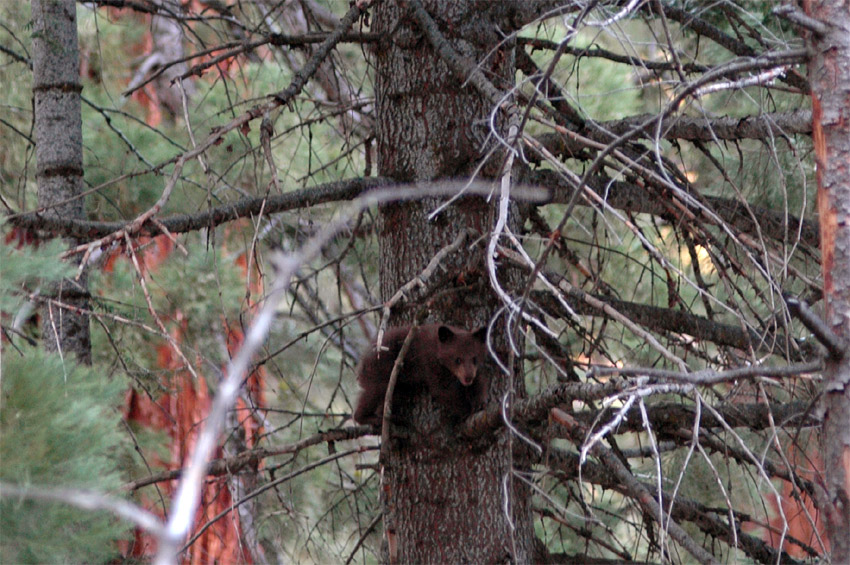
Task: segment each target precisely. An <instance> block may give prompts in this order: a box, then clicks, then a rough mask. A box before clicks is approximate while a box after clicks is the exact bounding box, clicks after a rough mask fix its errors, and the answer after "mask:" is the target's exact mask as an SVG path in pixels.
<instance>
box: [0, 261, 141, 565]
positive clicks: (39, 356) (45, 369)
mask: <svg viewBox="0 0 850 565" xmlns="http://www.w3.org/2000/svg"><path fill="white" fill-rule="evenodd" d="M0 248H2V249H0V256H2V259H3V267H2V277H0V280H2V283H0V305H2V308H3V311H4V312H5V313H6V315H7V316H9V314H14V313H15V312H16V311H19V308H20V307H22V305H23V303H24V302H25V297H26V296H27V294H30V293H32V292H33V291H34V290H35V289H36V288H38V285H39V284H43V282H44V281H45V279H46V278H58V277H60V276H62V275H63V274H67V273H66V271H67V270H68V268H67V266H66V265H63V264H62V263H60V262H59V261H57V260H56V256H57V249H56V246H55V245H48V246H43V247H42V248H41V249H35V248H32V247H27V248H24V249H23V250H16V249H12V248H10V247H8V246H5V245H0ZM45 275H46V276H45ZM14 342H15V343H14V345H10V343H9V342H7V343H4V344H3V352H2V366H0V375H2V379H0V481H2V482H3V483H5V484H11V485H14V486H16V487H19V488H26V487H28V486H37V487H47V488H55V487H62V488H74V489H97V490H98V492H100V493H110V494H111V495H113V496H115V495H118V494H120V493H118V492H117V491H116V488H117V487H118V486H119V485H120V484H121V483H122V476H121V475H120V473H119V471H118V468H119V467H118V465H119V463H120V460H119V459H120V457H121V455H122V454H126V453H127V449H126V446H125V445H123V444H122V442H123V439H122V435H121V430H120V428H119V424H120V418H121V415H120V412H119V411H118V406H119V405H120V402H121V393H122V391H123V390H124V388H125V383H122V382H121V381H120V380H115V379H113V380H109V379H107V378H106V377H104V375H103V373H102V372H101V371H98V369H97V368H96V367H95V368H89V367H83V366H79V365H77V364H76V363H74V362H73V361H72V360H71V359H68V358H66V359H64V360H63V359H62V358H61V357H60V356H59V355H57V354H47V353H45V352H44V351H43V350H41V349H40V348H34V347H29V346H26V345H25V344H24V341H23V340H20V339H15V340H14ZM127 532H128V525H127V524H126V523H122V522H120V521H118V520H117V519H115V518H113V517H112V516H111V515H109V514H106V513H104V512H89V511H85V510H81V509H78V508H75V507H73V506H70V505H67V504H62V503H54V502H41V501H33V500H29V499H27V498H21V497H18V496H7V495H6V494H4V495H3V496H2V497H0V563H92V562H104V561H109V560H111V559H114V558H115V557H117V556H118V546H117V544H116V540H118V539H120V538H122V537H123V536H125V535H126V534H127Z"/></svg>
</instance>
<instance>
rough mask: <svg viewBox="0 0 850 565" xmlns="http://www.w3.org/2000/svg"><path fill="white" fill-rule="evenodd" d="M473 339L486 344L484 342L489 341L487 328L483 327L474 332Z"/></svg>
mask: <svg viewBox="0 0 850 565" xmlns="http://www.w3.org/2000/svg"><path fill="white" fill-rule="evenodd" d="M472 337H474V338H475V339H477V340H478V341H480V342H481V343H484V341H485V340H486V339H487V326H481V327H480V328H478V329H477V330H475V331H473V332H472Z"/></svg>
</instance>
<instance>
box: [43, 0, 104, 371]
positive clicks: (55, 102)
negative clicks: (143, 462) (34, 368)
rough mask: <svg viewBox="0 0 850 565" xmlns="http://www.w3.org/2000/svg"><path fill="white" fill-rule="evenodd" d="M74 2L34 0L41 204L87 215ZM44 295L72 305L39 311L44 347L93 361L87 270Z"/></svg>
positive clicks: (50, 211) (51, 210)
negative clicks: (83, 312) (80, 309)
mask: <svg viewBox="0 0 850 565" xmlns="http://www.w3.org/2000/svg"><path fill="white" fill-rule="evenodd" d="M76 10H77V7H76V3H75V2H74V0H33V2H32V22H33V34H32V37H33V42H32V43H33V47H32V51H33V97H34V99H35V134H36V161H37V178H38V204H39V209H40V210H42V211H43V212H42V213H43V214H44V215H45V216H56V217H62V218H78V219H82V218H83V216H84V203H83V198H82V197H81V192H82V184H83V182H82V181H83V133H82V116H81V113H80V92H81V91H82V86H81V85H80V64H79V57H80V51H79V48H78V45H77V12H76ZM42 295H44V296H46V297H47V298H52V299H55V300H56V301H57V302H59V303H61V304H64V305H67V306H70V308H60V307H58V306H57V305H56V304H55V303H52V302H51V303H47V304H46V305H45V306H44V307H43V308H42V310H41V317H42V335H43V338H44V345H45V347H46V348H47V349H48V350H50V351H57V350H58V351H60V352H61V353H62V354H63V355H68V354H72V355H75V356H76V357H77V359H78V360H79V361H81V362H83V363H91V337H90V334H89V319H88V316H87V315H86V314H81V313H78V310H76V309H79V308H82V309H88V285H87V283H86V278H85V274H83V276H81V277H80V278H79V280H76V281H75V280H71V279H66V280H63V281H62V282H61V283H59V284H57V285H51V287H50V288H46V289H45V288H42Z"/></svg>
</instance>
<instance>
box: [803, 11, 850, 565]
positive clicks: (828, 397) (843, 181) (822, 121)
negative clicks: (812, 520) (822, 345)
mask: <svg viewBox="0 0 850 565" xmlns="http://www.w3.org/2000/svg"><path fill="white" fill-rule="evenodd" d="M806 8H807V11H808V13H809V15H810V16H812V17H814V18H815V19H816V20H819V21H820V22H822V24H823V25H824V32H823V33H813V34H812V36H811V47H812V56H811V60H810V62H809V81H810V83H811V87H812V110H813V111H812V121H813V124H812V131H813V136H812V137H813V139H814V146H815V156H816V160H817V179H818V213H819V215H820V229H821V254H822V266H823V290H824V301H825V303H826V314H825V316H826V321H827V323H828V324H829V326H830V327H831V328H832V330H833V331H834V332H835V333H836V334H838V335H839V336H842V337H843V338H844V339H845V340H850V223H849V222H848V220H849V219H850V2H848V1H847V0H843V1H840V0H823V1H811V2H806ZM835 357H837V356H833V357H832V358H830V359H828V360H827V363H826V369H825V371H824V396H823V403H824V408H825V411H824V423H823V442H824V450H823V460H824V466H825V471H826V491H827V493H826V494H827V500H826V504H827V507H826V508H825V511H826V518H827V526H828V529H829V538H830V543H831V546H832V562H833V563H850V352H845V354H844V356H843V357H841V358H835Z"/></svg>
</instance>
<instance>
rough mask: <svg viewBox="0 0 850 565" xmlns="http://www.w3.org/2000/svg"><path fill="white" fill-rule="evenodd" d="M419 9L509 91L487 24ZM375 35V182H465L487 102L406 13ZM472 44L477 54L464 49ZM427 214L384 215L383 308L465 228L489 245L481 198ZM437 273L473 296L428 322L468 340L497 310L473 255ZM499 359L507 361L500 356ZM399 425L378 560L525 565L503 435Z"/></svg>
mask: <svg viewBox="0 0 850 565" xmlns="http://www.w3.org/2000/svg"><path fill="white" fill-rule="evenodd" d="M423 4H424V5H425V8H426V10H427V11H428V12H429V13H430V14H431V16H432V17H433V18H434V20H435V21H436V22H437V25H438V26H439V27H440V29H441V31H442V33H443V34H444V35H445V36H446V37H447V39H448V40H449V43H450V44H451V45H452V47H453V48H454V49H455V50H456V51H461V52H463V53H464V54H465V55H466V56H467V57H469V58H473V59H475V60H476V61H482V60H486V63H485V64H484V70H485V73H487V74H488V76H490V77H493V76H494V75H497V76H498V77H501V79H502V80H503V81H506V82H507V83H508V84H512V83H513V77H514V66H513V52H512V49H511V47H510V44H507V45H506V44H504V43H500V39H501V38H500V37H499V36H497V35H496V33H495V28H496V26H495V24H494V23H492V22H487V21H482V20H483V19H484V18H485V17H486V16H484V15H483V14H482V12H481V11H480V10H476V8H475V3H474V2H472V1H466V2H465V1H458V2H444V1H442V0H433V1H428V2H424V3H423ZM374 31H376V32H377V33H378V34H380V35H383V36H384V37H386V38H391V41H385V42H384V43H382V44H380V45H379V46H378V47H377V49H376V61H375V63H376V76H377V78H376V81H377V84H376V93H377V119H378V152H379V156H378V163H379V173H380V174H381V175H382V176H387V177H392V178H395V179H397V180H398V181H400V182H411V181H425V180H439V179H446V178H464V177H466V178H468V177H469V176H470V174H471V173H472V172H473V170H474V169H475V167H476V165H478V164H479V162H480V160H481V158H482V156H483V154H484V151H483V148H484V141H485V139H486V138H487V133H488V124H489V114H490V112H491V109H492V105H491V103H490V102H488V101H487V100H485V99H484V98H483V97H482V96H481V95H480V94H479V93H478V92H476V91H475V89H474V88H472V87H471V86H470V85H468V84H467V85H464V84H463V81H461V80H458V79H457V78H455V77H454V76H453V73H452V71H451V70H450V69H449V68H448V67H447V65H446V64H445V63H444V62H443V61H442V60H441V59H440V57H439V55H438V54H437V53H436V52H435V51H434V50H433V48H432V47H431V45H430V43H429V42H428V40H427V38H426V37H425V36H424V35H423V33H422V32H421V30H420V29H419V27H418V26H417V24H416V22H415V20H414V18H413V16H412V12H411V10H410V8H409V7H408V5H407V3H404V2H396V1H392V0H387V1H384V2H381V3H378V4H377V6H376V7H375V10H374ZM476 34H477V35H476ZM471 36H475V38H476V41H475V43H473V42H471V41H469V40H468V38H469V37H471ZM487 55H489V58H486V59H485V56H487ZM491 73H492V74H491ZM491 139H492V138H491ZM489 147H492V145H490V146H489ZM503 158H504V154H503V153H502V152H501V151H498V152H497V153H496V155H495V156H494V157H492V159H491V162H490V163H489V164H488V165H487V166H485V167H484V168H483V175H479V178H487V177H488V176H489V177H490V178H492V177H493V176H495V175H497V174H498V172H499V169H500V167H501V164H502V160H503ZM437 205H438V202H437V201H435V200H433V199H432V200H427V201H417V202H412V203H397V204H391V205H387V206H384V207H382V209H381V214H380V221H379V238H380V249H381V253H380V256H381V266H380V268H381V271H380V282H381V293H382V298H383V299H384V300H386V299H387V298H389V297H390V296H392V294H393V293H394V292H395V290H396V289H397V288H398V287H399V286H401V285H403V284H404V283H406V282H408V281H410V280H411V279H413V278H414V277H416V276H417V275H418V274H419V273H420V272H421V271H422V269H423V268H424V267H425V266H426V265H427V264H428V261H429V260H430V259H431V258H432V257H433V255H434V254H435V253H436V252H437V251H438V250H439V249H441V248H442V247H444V246H446V245H448V244H449V243H451V242H452V240H454V239H455V238H456V237H457V235H458V233H459V232H460V231H462V230H465V229H467V228H472V229H474V230H476V231H477V232H478V233H481V234H483V235H485V236H487V235H488V234H489V232H490V230H491V229H492V227H493V225H494V221H495V208H494V206H493V205H491V204H488V203H486V202H484V200H483V199H480V198H476V199H472V198H470V199H463V200H461V201H459V203H458V204H456V205H453V206H451V207H449V208H448V209H447V210H445V211H444V212H443V213H442V214H441V215H440V216H438V217H437V218H436V219H434V220H432V221H429V220H428V219H427V217H426V216H427V215H428V213H429V212H430V211H432V210H433V209H434V208H435V207H436V206H437ZM513 218H514V219H516V214H514V216H513ZM445 267H446V268H447V269H449V272H450V273H457V274H458V275H460V274H461V273H463V274H464V276H463V277H459V278H460V279H462V283H463V284H465V285H471V286H472V290H465V291H464V290H460V291H458V292H449V293H446V292H443V295H442V296H444V298H442V299H438V300H435V301H434V302H433V304H431V310H430V316H429V321H434V322H445V323H450V324H452V325H456V326H460V327H465V328H467V329H472V328H474V327H476V326H480V325H482V324H485V323H487V321H488V320H489V318H490V316H491V315H492V314H493V313H494V312H495V310H496V309H497V308H498V306H499V303H498V300H497V299H496V297H495V296H494V293H493V292H492V291H491V289H490V286H489V283H488V281H487V275H486V270H485V266H484V257H483V253H482V252H481V251H475V252H473V251H469V250H468V248H467V246H464V247H463V248H462V249H461V251H460V252H459V253H457V254H455V255H453V256H451V257H449V258H447V260H446V262H445ZM509 279H510V276H509V275H507V277H506V281H503V283H506V284H510V280H509ZM457 284H458V286H460V285H461V281H458V283H457ZM440 290H441V291H445V290H446V288H441V289H440ZM416 306H418V307H421V306H423V305H422V304H418V305H416ZM414 313H415V309H413V310H410V309H408V310H404V312H402V313H400V314H399V315H396V316H395V317H394V318H393V319H392V320H391V324H393V325H399V324H402V323H407V322H409V321H410V320H411V317H412V316H413V315H414ZM499 327H500V328H502V327H503V325H501V324H500V325H499ZM500 331H501V329H500V330H497V331H496V335H495V336H494V337H495V343H496V344H497V347H498V344H502V345H504V343H505V340H504V336H503V335H502V334H500V333H499V332H500ZM501 351H502V356H503V358H504V359H507V354H506V348H504V347H501ZM484 373H485V376H486V377H488V378H490V379H491V390H490V399H491V401H492V400H493V399H494V398H499V397H500V396H501V394H502V393H504V391H505V390H506V389H507V387H508V386H509V380H508V379H507V378H506V377H505V376H504V375H502V374H500V373H499V372H498V371H497V370H496V369H495V368H494V366H493V365H492V364H488V365H487V366H485V367H484ZM519 386H520V388H521V384H520V385H519ZM519 392H520V393H521V392H522V391H521V390H520V391H519ZM405 416H406V417H407V418H409V419H410V422H411V426H410V432H411V433H410V434H409V437H407V438H405V439H403V440H398V441H393V442H392V444H391V449H390V450H389V457H388V460H387V461H385V462H384V474H383V481H384V482H383V487H382V493H383V496H385V497H386V499H385V505H384V511H385V514H384V529H385V540H384V541H385V543H384V550H385V551H386V552H388V554H387V553H385V554H384V559H385V560H387V561H389V562H393V563H395V562H398V563H429V562H430V563H437V562H439V563H469V562H474V563H483V562H489V563H493V562H505V561H513V562H518V563H527V562H529V561H530V560H531V547H532V540H533V531H532V523H531V515H530V511H529V507H530V500H529V498H530V497H529V496H528V493H527V491H525V489H524V488H523V487H520V486H517V485H516V484H515V481H514V480H513V476H512V469H513V459H514V455H515V454H514V451H515V450H517V448H518V446H516V445H515V444H512V443H511V438H510V437H509V436H508V435H507V434H505V433H503V432H500V433H499V434H498V435H497V436H496V437H494V438H492V439H491V440H490V441H488V442H486V443H484V444H480V443H479V444H476V445H475V446H473V445H470V444H468V443H465V442H463V441H459V440H458V439H457V438H456V437H454V434H452V433H451V431H450V430H448V429H446V425H445V424H444V423H443V421H441V420H440V419H439V418H438V416H437V413H436V412H435V411H434V410H432V409H431V402H430V400H429V399H428V398H423V399H421V400H420V401H419V402H418V403H416V405H415V406H414V407H413V409H412V410H410V412H409V413H405ZM509 493H510V496H508V498H507V500H506V496H507V495H508V494H509ZM506 509H508V510H507V511H506Z"/></svg>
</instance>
